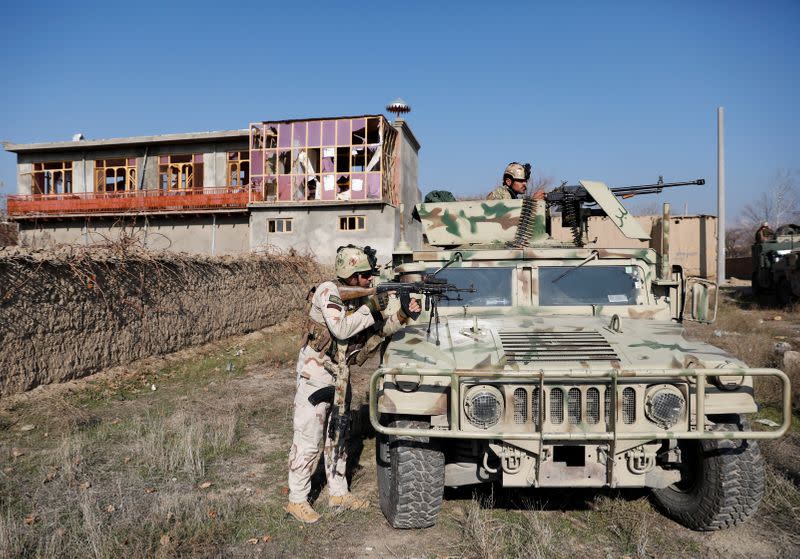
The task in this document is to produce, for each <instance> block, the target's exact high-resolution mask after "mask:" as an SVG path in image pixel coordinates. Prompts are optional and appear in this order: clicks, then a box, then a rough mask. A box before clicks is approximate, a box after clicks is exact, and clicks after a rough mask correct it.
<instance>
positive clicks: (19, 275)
mask: <svg viewBox="0 0 800 559" xmlns="http://www.w3.org/2000/svg"><path fill="white" fill-rule="evenodd" d="M321 279H322V277H321V275H320V272H319V269H318V268H317V266H316V265H315V264H313V263H310V262H308V261H307V260H303V259H299V258H294V259H287V258H276V257H263V256H262V257H257V256H253V255H248V256H247V257H243V258H215V259H210V258H205V257H198V256H189V255H177V254H169V253H160V254H153V253H150V254H136V253H129V254H122V255H121V254H119V252H118V251H102V250H98V249H94V250H91V251H88V250H83V249H79V248H75V247H71V248H62V249H59V250H57V251H29V250H24V249H19V248H11V249H5V250H0V285H2V286H4V291H3V301H2V305H0V347H2V348H3V350H2V351H0V396H3V395H6V394H11V393H14V392H20V391H23V390H28V389H30V388H32V387H34V386H37V385H39V384H46V383H53V382H62V381H65V380H69V379H74V378H78V377H81V376H84V375H87V374H90V373H93V372H96V371H98V370H101V369H103V368H107V367H111V366H115V365H120V364H124V363H128V362H131V361H133V360H136V359H141V358H144V357H149V356H152V355H159V354H163V353H168V352H172V351H176V350H179V349H181V348H185V347H189V346H192V345H197V344H202V343H206V342H209V341H212V340H216V339H220V338H223V337H226V336H231V335H235V334H241V333H244V332H248V331H252V330H256V329H259V328H264V327H267V326H271V325H274V324H277V323H279V322H282V321H284V320H285V319H286V318H287V317H288V316H289V314H290V313H292V312H295V311H298V310H301V309H302V308H303V305H304V303H305V294H306V290H307V289H308V287H309V286H310V285H313V284H314V283H315V282H319V281H321Z"/></svg>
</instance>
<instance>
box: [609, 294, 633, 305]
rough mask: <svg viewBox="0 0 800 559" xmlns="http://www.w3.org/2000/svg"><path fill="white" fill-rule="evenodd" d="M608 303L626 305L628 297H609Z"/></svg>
mask: <svg viewBox="0 0 800 559" xmlns="http://www.w3.org/2000/svg"><path fill="white" fill-rule="evenodd" d="M608 302H609V303H627V302H628V296H627V295H609V296H608Z"/></svg>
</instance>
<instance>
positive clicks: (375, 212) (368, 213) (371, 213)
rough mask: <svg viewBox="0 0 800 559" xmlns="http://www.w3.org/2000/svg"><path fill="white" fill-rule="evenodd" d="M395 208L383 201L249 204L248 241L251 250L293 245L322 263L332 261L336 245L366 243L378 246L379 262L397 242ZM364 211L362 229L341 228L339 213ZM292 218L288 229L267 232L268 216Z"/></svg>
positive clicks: (360, 244)
mask: <svg viewBox="0 0 800 559" xmlns="http://www.w3.org/2000/svg"><path fill="white" fill-rule="evenodd" d="M398 213H399V212H398V210H397V208H394V207H392V206H389V205H386V204H374V205H372V204H370V205H338V204H337V205H336V206H331V205H327V204H326V205H315V206H306V207H281V208H275V207H269V206H260V207H252V208H250V244H251V247H252V250H254V251H264V250H270V249H278V250H280V251H289V250H291V249H294V250H295V251H298V252H299V253H302V254H311V255H314V256H315V257H316V258H317V260H318V261H319V262H321V263H323V264H333V262H334V260H335V257H336V249H337V248H338V247H339V246H342V245H347V244H350V243H352V244H354V245H358V246H364V245H369V246H371V247H373V248H375V249H377V250H378V262H380V263H384V262H388V261H390V260H391V256H392V250H393V249H394V247H395V245H396V244H397V237H396V231H397V222H398V219H397V216H398ZM349 215H363V216H364V217H365V218H366V222H365V224H366V229H365V230H364V231H340V230H339V217H341V216H349ZM275 218H291V219H292V232H291V233H268V229H267V220H269V219H275Z"/></svg>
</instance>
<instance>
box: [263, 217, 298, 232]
mask: <svg viewBox="0 0 800 559" xmlns="http://www.w3.org/2000/svg"><path fill="white" fill-rule="evenodd" d="M293 220H294V218H292V217H268V218H267V233H268V234H276V235H286V234H290V233H293V232H294V225H293V224H292V221H293Z"/></svg>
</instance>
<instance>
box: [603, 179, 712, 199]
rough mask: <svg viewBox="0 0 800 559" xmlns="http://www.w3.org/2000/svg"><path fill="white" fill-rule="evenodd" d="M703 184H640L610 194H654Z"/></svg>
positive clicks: (615, 189) (701, 180)
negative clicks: (664, 190) (667, 189)
mask: <svg viewBox="0 0 800 559" xmlns="http://www.w3.org/2000/svg"><path fill="white" fill-rule="evenodd" d="M705 183H706V181H705V179H697V180H694V181H685V182H659V183H656V184H640V185H637V186H620V187H616V188H612V189H611V192H613V193H614V194H616V195H617V196H624V195H633V194H656V193H658V192H661V191H662V190H663V189H665V188H673V187H676V186H703V185H704V184H705Z"/></svg>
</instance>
